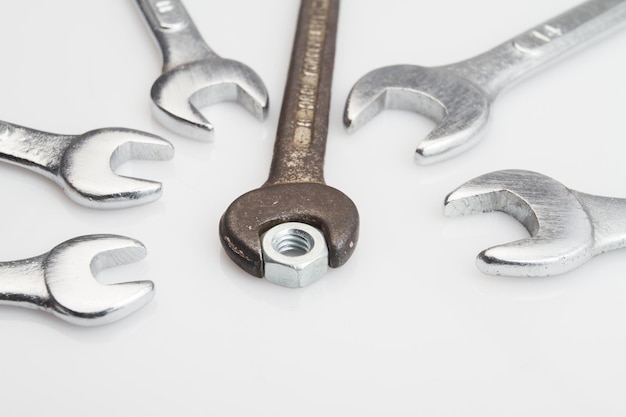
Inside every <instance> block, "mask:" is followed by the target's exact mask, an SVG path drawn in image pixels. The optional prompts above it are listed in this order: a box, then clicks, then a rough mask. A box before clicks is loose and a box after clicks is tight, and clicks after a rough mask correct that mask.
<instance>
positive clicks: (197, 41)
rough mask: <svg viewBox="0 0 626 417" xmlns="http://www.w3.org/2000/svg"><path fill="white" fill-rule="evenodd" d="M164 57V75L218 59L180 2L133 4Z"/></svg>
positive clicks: (152, 0) (140, 1)
mask: <svg viewBox="0 0 626 417" xmlns="http://www.w3.org/2000/svg"><path fill="white" fill-rule="evenodd" d="M136 1H137V6H139V10H140V11H141V13H142V14H143V16H144V19H145V21H146V23H147V24H148V26H149V27H150V30H152V33H153V34H154V37H155V39H156V41H157V43H158V44H159V48H160V49H161V54H162V55H163V72H166V71H169V70H171V69H173V68H175V67H177V66H179V65H182V64H185V63H188V62H192V61H198V60H201V59H209V58H214V57H217V54H216V53H215V52H213V50H212V49H211V48H210V47H209V45H207V44H206V42H205V41H204V39H202V36H201V35H200V32H199V31H198V28H197V27H196V25H195V24H194V23H193V20H191V17H190V16H189V13H187V10H186V9H185V6H183V3H182V2H181V1H180V0H136Z"/></svg>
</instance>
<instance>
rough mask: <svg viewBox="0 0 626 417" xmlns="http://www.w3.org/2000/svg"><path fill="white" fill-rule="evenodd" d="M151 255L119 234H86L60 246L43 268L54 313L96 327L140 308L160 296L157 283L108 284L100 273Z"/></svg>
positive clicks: (72, 321)
mask: <svg viewBox="0 0 626 417" xmlns="http://www.w3.org/2000/svg"><path fill="white" fill-rule="evenodd" d="M145 255H146V248H145V247H144V246H143V245H142V244H141V242H138V241H136V240H134V239H130V238H127V237H123V236H115V235H89V236H82V237H78V238H75V239H71V240H68V241H66V242H64V243H61V244H60V245H58V246H56V247H55V248H54V249H52V250H51V251H50V252H49V253H48V256H47V257H46V259H45V261H44V264H43V266H44V277H45V283H46V287H47V288H48V292H49V294H50V300H51V301H50V302H51V304H52V305H51V309H52V311H53V313H54V314H55V315H56V316H58V317H60V318H62V319H63V320H66V321H68V322H70V323H73V324H78V325H82V326H95V325H101V324H107V323H111V322H114V321H116V320H119V319H121V318H123V317H126V316H127V315H129V314H131V313H133V312H135V311H136V310H138V309H140V308H141V307H143V306H144V305H145V304H147V303H148V302H149V301H150V300H151V299H152V297H153V295H154V284H153V283H152V282H151V281H135V282H123V283H118V284H110V285H102V284H100V283H99V282H98V281H96V280H95V279H94V275H96V274H98V273H99V272H100V271H102V270H103V269H105V268H109V267H112V266H118V265H124V264H127V263H130V262H134V261H138V260H140V259H142V258H143V257H144V256H145Z"/></svg>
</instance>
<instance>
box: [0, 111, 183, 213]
mask: <svg viewBox="0 0 626 417" xmlns="http://www.w3.org/2000/svg"><path fill="white" fill-rule="evenodd" d="M173 156H174V147H173V146H172V144H171V143H169V142H168V141H166V140H165V139H162V138H160V137H158V136H155V135H151V134H149V133H145V132H140V131H137V130H130V129H122V128H104V129H97V130H91V131H89V132H86V133H83V134H82V135H59V134H54V133H48V132H42V131H39V130H34V129H30V128H27V127H24V126H18V125H14V124H11V123H7V122H3V121H0V160H2V161H5V162H9V163H11V164H14V165H19V166H23V167H24V168H27V169H30V170H32V171H35V172H38V173H40V174H42V175H43V176H45V177H47V178H50V179H52V180H53V181H55V182H56V183H57V184H59V185H60V186H61V188H63V190H64V191H65V193H66V194H67V195H68V196H69V197H70V198H71V199H72V200H73V201H75V202H76V203H78V204H81V205H84V206H87V207H92V208H99V209H109V208H122V207H130V206H135V205H139V204H145V203H149V202H152V201H154V200H156V199H158V198H159V197H160V196H161V191H162V187H161V183H159V182H155V181H148V180H144V179H139V178H130V177H123V176H119V175H116V174H115V172H114V170H115V169H117V167H119V166H120V165H122V164H123V163H124V162H126V161H128V160H130V159H134V158H140V159H152V160H168V159H171V158H172V157H173Z"/></svg>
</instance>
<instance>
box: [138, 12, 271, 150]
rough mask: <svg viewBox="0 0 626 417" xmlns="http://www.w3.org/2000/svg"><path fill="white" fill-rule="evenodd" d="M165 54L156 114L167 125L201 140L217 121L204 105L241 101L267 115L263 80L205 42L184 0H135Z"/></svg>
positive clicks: (154, 88)
mask: <svg viewBox="0 0 626 417" xmlns="http://www.w3.org/2000/svg"><path fill="white" fill-rule="evenodd" d="M136 3H137V5H138V6H139V9H140V11H141V12H142V14H143V16H144V18H145V20H146V22H147V23H148V26H149V27H150V29H151V30H152V33H153V34H154V37H155V38H156V41H157V43H158V44H159V47H160V49H161V53H162V55H163V73H162V74H161V76H159V77H158V78H157V79H156V81H155V82H154V84H152V89H151V91H150V95H151V97H152V113H153V114H154V117H155V118H156V119H157V120H158V121H159V122H161V123H162V124H163V125H164V126H166V127H167V128H168V129H170V130H172V131H174V132H177V133H178V134H180V135H183V136H188V137H190V138H194V139H199V140H211V139H212V138H213V125H212V124H211V123H209V122H208V121H207V120H206V118H205V117H204V116H203V115H202V113H200V111H199V109H200V108H202V107H205V106H208V105H210V104H214V103H218V102H220V101H227V100H229V101H235V100H236V101H237V102H239V103H240V104H241V105H243V106H244V107H245V108H246V109H247V110H248V111H250V113H252V114H253V115H254V116H256V117H257V118H258V119H261V120H262V119H264V118H265V117H266V115H267V109H268V106H269V98H268V94H267V90H266V89H265V85H264V84H263V81H261V79H260V78H259V76H258V75H257V74H256V73H255V72H254V71H253V70H252V69H250V68H249V67H248V66H246V65H244V64H242V63H241V62H238V61H233V60H230V59H224V58H221V57H220V56H218V55H217V54H216V53H215V52H213V50H211V48H209V46H208V45H207V44H206V42H204V40H203V39H202V36H201V35H200V32H199V31H198V29H197V28H196V26H195V24H194V23H193V21H192V20H191V17H190V16H189V14H188V13H187V11H186V10H185V7H184V6H183V4H182V2H181V1H180V0H136Z"/></svg>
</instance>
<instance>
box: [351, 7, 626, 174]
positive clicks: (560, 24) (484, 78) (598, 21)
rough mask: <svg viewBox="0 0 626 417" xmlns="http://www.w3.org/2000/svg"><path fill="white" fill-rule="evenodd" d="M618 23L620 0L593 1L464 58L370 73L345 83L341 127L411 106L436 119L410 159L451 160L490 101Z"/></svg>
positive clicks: (478, 132) (624, 19) (473, 139)
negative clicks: (349, 86) (348, 84)
mask: <svg viewBox="0 0 626 417" xmlns="http://www.w3.org/2000/svg"><path fill="white" fill-rule="evenodd" d="M625 24H626V1H624V0H592V1H587V2H586V3H583V4H581V5H579V6H578V7H575V8H573V9H571V10H569V11H567V12H565V13H563V14H561V15H559V16H557V17H555V18H553V19H550V20H548V21H547V22H545V23H542V24H540V25H538V26H536V27H534V28H532V29H530V30H529V31H527V32H524V33H522V34H520V35H518V36H516V37H515V38H513V39H511V40H509V41H507V42H505V43H503V44H502V45H500V46H497V47H495V48H494V49H491V50H489V51H487V52H485V53H483V54H481V55H478V56H476V57H474V58H470V59H468V60H465V61H461V62H458V63H455V64H450V65H444V66H439V67H430V68H427V67H419V66H415V65H394V66H389V67H383V68H379V69H376V70H373V71H371V72H369V73H367V74H366V75H364V76H363V77H362V78H361V79H359V80H358V81H357V82H356V84H355V85H354V86H353V87H352V90H351V91H350V93H349V95H348V99H347V102H346V106H345V111H344V125H345V126H346V128H347V130H348V132H353V131H355V130H356V129H358V128H359V127H361V126H362V125H364V124H365V123H367V121H369V120H370V119H371V118H373V117H374V116H375V115H377V114H378V113H379V112H380V111H381V110H383V109H401V110H412V111H415V112H417V113H420V114H422V115H424V116H427V117H429V118H431V119H433V120H434V121H435V122H437V123H438V125H437V126H436V127H435V129H434V130H433V131H432V132H430V134H429V135H428V136H427V137H426V138H425V139H424V140H423V141H422V142H421V143H420V144H419V145H418V147H417V150H416V151H415V162H416V163H417V164H430V163H434V162H439V161H442V160H444V159H447V158H451V157H453V156H455V155H458V154H460V153H462V152H464V151H465V150H467V149H469V148H470V147H471V146H473V145H475V144H476V143H477V142H478V141H479V140H480V139H482V137H483V136H484V134H485V132H486V129H487V124H488V121H489V117H490V116H489V113H490V106H491V103H492V102H493V101H494V100H495V98H496V96H497V95H498V94H499V93H500V92H501V91H502V90H503V89H504V88H505V87H507V86H508V85H511V84H513V83H515V82H517V81H519V80H521V79H523V78H524V77H526V76H528V75H530V74H532V73H534V71H536V70H538V69H540V68H541V67H543V66H545V65H546V64H548V63H550V62H552V61H554V60H555V59H556V58H559V57H561V56H562V55H564V54H565V53H566V52H570V51H572V50H573V49H575V48H580V47H582V46H584V45H587V44H589V43H591V41H592V40H595V39H597V38H599V37H600V35H606V34H607V33H609V32H611V31H612V30H616V29H619V28H621V27H623V26H624V25H625Z"/></svg>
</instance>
